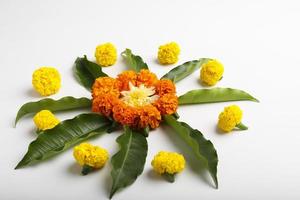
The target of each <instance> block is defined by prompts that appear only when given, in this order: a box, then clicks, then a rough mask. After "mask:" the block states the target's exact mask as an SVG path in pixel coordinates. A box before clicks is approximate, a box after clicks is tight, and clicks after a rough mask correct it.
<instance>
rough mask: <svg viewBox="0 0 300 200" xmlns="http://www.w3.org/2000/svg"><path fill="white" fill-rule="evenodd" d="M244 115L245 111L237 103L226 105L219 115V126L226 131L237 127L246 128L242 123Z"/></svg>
mask: <svg viewBox="0 0 300 200" xmlns="http://www.w3.org/2000/svg"><path fill="white" fill-rule="evenodd" d="M242 117H243V112H242V110H241V109H240V107H238V106H237V105H231V106H228V107H225V108H224V111H223V112H221V113H220V115H219V121H218V127H219V128H220V129H221V130H223V131H225V132H230V131H232V130H233V129H234V128H235V127H238V128H240V129H242V130H246V129H247V127H246V126H245V125H243V124H242V123H241V121H242Z"/></svg>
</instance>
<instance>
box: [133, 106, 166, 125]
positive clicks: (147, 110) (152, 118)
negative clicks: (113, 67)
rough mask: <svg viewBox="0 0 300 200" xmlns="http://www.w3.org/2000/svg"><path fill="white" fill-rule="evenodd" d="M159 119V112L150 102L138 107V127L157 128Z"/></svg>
mask: <svg viewBox="0 0 300 200" xmlns="http://www.w3.org/2000/svg"><path fill="white" fill-rule="evenodd" d="M160 121H161V115H160V112H159V111H158V110H157V108H156V107H154V106H153V105H151V104H150V105H146V106H143V107H140V108H139V122H138V127H139V128H145V127H147V126H149V127H151V128H157V127H158V126H159V123H160Z"/></svg>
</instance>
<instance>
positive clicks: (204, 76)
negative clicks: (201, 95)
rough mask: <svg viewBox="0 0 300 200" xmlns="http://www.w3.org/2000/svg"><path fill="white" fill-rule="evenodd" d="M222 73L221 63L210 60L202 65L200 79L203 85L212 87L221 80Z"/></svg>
mask: <svg viewBox="0 0 300 200" xmlns="http://www.w3.org/2000/svg"><path fill="white" fill-rule="evenodd" d="M223 73H224V67H223V65H222V63H220V62H219V61H217V60H210V61H208V62H207V63H205V64H203V65H202V68H201V71H200V79H201V81H202V82H203V83H204V84H206V85H209V86H213V85H215V84H216V83H217V82H218V81H219V80H220V79H221V78H222V76H223Z"/></svg>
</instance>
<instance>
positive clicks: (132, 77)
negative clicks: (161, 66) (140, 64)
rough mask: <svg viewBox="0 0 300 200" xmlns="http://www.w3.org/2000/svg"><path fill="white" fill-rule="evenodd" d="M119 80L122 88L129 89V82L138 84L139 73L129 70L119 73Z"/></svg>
mask: <svg viewBox="0 0 300 200" xmlns="http://www.w3.org/2000/svg"><path fill="white" fill-rule="evenodd" d="M117 80H118V81H119V82H120V90H121V91H122V90H129V82H131V83H132V84H133V85H134V86H136V81H137V74H136V73H135V72H134V71H131V70H128V71H124V72H123V73H121V74H119V75H118V77H117Z"/></svg>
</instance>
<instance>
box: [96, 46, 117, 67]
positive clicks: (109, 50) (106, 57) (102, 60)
mask: <svg viewBox="0 0 300 200" xmlns="http://www.w3.org/2000/svg"><path fill="white" fill-rule="evenodd" d="M95 57H96V61H97V63H98V64H99V65H101V66H104V67H107V66H111V65H113V64H115V63H116V61H117V49H116V47H115V46H114V45H113V44H112V43H105V44H101V45H98V46H97V47H96V51H95Z"/></svg>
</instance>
